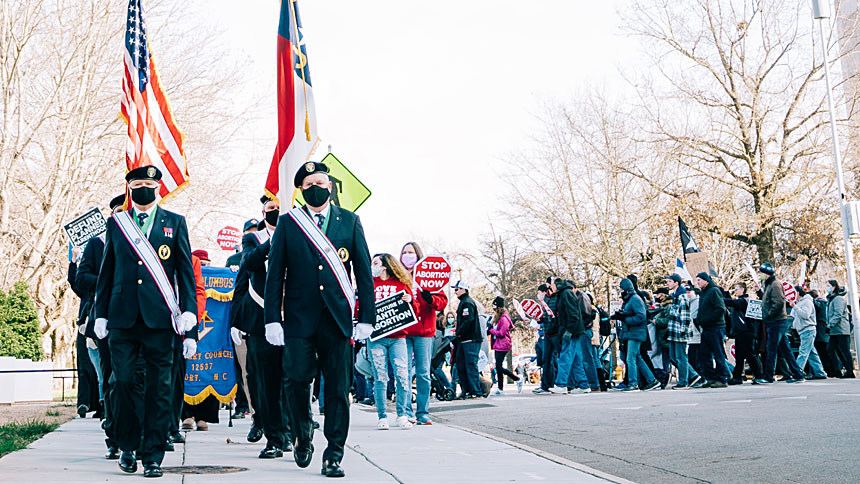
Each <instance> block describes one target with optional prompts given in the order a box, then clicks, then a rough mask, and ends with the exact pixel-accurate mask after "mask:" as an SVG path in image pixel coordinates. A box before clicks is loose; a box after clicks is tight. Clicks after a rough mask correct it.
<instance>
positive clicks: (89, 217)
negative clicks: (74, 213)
mask: <svg viewBox="0 0 860 484" xmlns="http://www.w3.org/2000/svg"><path fill="white" fill-rule="evenodd" d="M63 230H64V231H65V232H66V236H67V237H68V238H69V242H70V243H71V244H72V245H73V246H75V247H83V246H84V245H86V244H87V242H88V241H89V240H90V239H91V238H93V237H96V236H99V235H102V234H104V233H105V232H107V221H106V220H105V217H104V215H102V213H101V211H99V209H98V208H96V207H93V208H91V209H89V210H87V212H86V213H85V214H83V215H81V216H79V217H77V218H75V219H74V220H72V221H71V222H69V223H67V224H65V225H63Z"/></svg>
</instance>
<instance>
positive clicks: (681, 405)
mask: <svg viewBox="0 0 860 484" xmlns="http://www.w3.org/2000/svg"><path fill="white" fill-rule="evenodd" d="M696 405H698V403H673V404H671V405H666V406H667V407H695V406H696Z"/></svg>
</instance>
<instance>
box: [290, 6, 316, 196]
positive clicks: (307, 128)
mask: <svg viewBox="0 0 860 484" xmlns="http://www.w3.org/2000/svg"><path fill="white" fill-rule="evenodd" d="M296 1H297V0H289V2H290V13H291V14H292V17H293V22H292V23H293V33H295V34H296V45H295V46H293V47H292V48H293V49H295V50H296V53H297V54H298V57H299V61H300V62H301V66H300V67H301V73H302V93H303V94H304V96H305V136H306V137H307V140H308V141H310V140H311V119H310V113H309V111H308V87H307V86H308V81H307V79H305V66H307V65H308V58H307V57H303V56H302V45H301V44H300V43H299V15H298V14H297V13H296V8H297V4H296ZM293 200H295V194H294V195H293Z"/></svg>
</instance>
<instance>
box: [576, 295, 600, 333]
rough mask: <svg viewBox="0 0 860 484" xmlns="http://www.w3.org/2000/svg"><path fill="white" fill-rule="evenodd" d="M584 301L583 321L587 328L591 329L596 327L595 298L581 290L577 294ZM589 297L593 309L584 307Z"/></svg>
mask: <svg viewBox="0 0 860 484" xmlns="http://www.w3.org/2000/svg"><path fill="white" fill-rule="evenodd" d="M576 297H578V298H579V299H580V300H581V301H582V307H583V310H582V322H583V324H584V325H585V329H591V328H593V327H594V320H595V318H596V317H597V311H595V309H594V300H592V299H591V295H590V294H588V293H586V292H582V291H580V292H579V294H577V295H576ZM586 297H587V298H588V302H589V303H590V304H589V306H591V310H587V309H584V308H585V298H586Z"/></svg>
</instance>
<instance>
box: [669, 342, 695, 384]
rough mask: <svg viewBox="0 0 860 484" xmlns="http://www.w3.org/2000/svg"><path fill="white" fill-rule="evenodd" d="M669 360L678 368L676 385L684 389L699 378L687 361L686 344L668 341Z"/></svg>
mask: <svg viewBox="0 0 860 484" xmlns="http://www.w3.org/2000/svg"><path fill="white" fill-rule="evenodd" d="M669 360H670V361H671V362H672V364H674V365H675V367H676V368H678V385H681V386H682V387H685V386H687V385H689V384H690V380H691V379H693V378H696V377H697V376H699V374H698V373H696V370H694V369H693V367H692V366H690V362H689V361H688V360H687V343H679V342H677V341H669Z"/></svg>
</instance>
